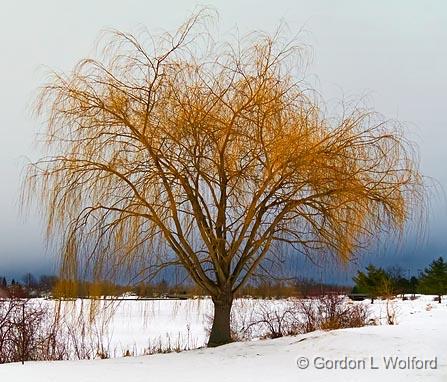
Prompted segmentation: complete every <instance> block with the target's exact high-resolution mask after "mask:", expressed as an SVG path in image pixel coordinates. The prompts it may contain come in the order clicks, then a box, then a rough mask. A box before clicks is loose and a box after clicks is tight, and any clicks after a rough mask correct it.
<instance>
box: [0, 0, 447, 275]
mask: <svg viewBox="0 0 447 382" xmlns="http://www.w3.org/2000/svg"><path fill="white" fill-rule="evenodd" d="M204 4H205V5H209V6H213V7H214V8H215V9H216V10H217V11H218V12H219V18H220V29H221V30H222V31H223V32H225V31H233V32H234V28H235V27H236V26H237V27H238V28H239V31H240V32H241V33H244V32H248V31H252V30H267V31H271V30H273V29H274V28H275V27H276V26H277V25H278V23H279V22H280V21H281V20H284V21H285V22H286V23H287V24H288V26H289V28H290V29H291V31H292V32H294V31H298V30H299V29H302V28H304V29H305V30H306V31H307V32H306V33H305V34H304V35H303V40H304V41H305V42H306V43H308V44H311V45H312V46H313V61H312V64H311V65H310V67H309V69H308V70H307V73H308V80H309V81H310V82H313V83H315V84H316V86H317V89H318V90H319V91H320V92H321V93H322V95H323V96H324V97H325V98H327V99H330V100H334V101H335V100H337V99H340V98H342V97H345V98H348V99H349V98H353V97H354V98H355V97H365V96H366V98H367V101H368V103H369V105H371V106H373V107H374V108H375V109H376V110H378V111H380V112H381V113H383V114H384V115H385V116H386V117H389V118H397V119H399V120H401V121H404V122H405V123H406V124H407V127H408V129H409V137H410V138H411V139H412V140H414V141H416V142H417V144H418V145H419V147H420V155H421V166H422V171H423V173H424V174H425V175H427V176H430V177H434V178H435V179H436V180H437V181H438V182H439V184H440V185H441V186H442V187H443V188H444V189H445V188H447V171H446V163H447V149H446V148H445V142H446V140H447V131H446V128H447V112H446V110H447V107H446V106H447V96H446V89H447V75H446V73H445V68H447V44H446V41H447V2H445V1H444V0H439V1H433V0H431V1H430V0H427V1H409V0H401V1H397V0H395V1H392V2H390V1H386V0H382V1H377V0H376V1H359V0H345V1H331V0H327V1H323V0H320V1H318V0H312V1H310V0H309V1H299V0H294V1H281V0H276V1H236V0H225V1H209V2H205V3H204V2H196V1H186V0H177V1H168V0H167V1H163V2H158V1H157V2H156V1H143V0H139V1H137V0H132V1H122V0H121V1H116V0H96V1H87V0H77V1H56V0H52V1H51V0H40V1H24V0H14V1H4V2H2V3H1V12H0V44H1V59H0V105H1V106H0V108H1V123H0V133H1V135H0V136H1V139H0V177H1V178H0V179H1V185H0V211H1V213H0V276H1V275H3V274H6V275H9V276H11V275H21V274H23V273H25V272H27V271H32V272H34V273H39V272H48V271H51V269H52V267H53V264H54V253H53V252H52V251H51V250H46V248H45V245H44V240H43V235H42V223H41V222H40V221H39V219H38V218H37V216H36V214H34V213H31V214H29V215H28V216H25V217H19V214H18V193H19V188H20V179H21V175H22V174H21V171H22V169H23V165H24V163H26V161H27V159H26V157H29V158H31V159H35V158H37V157H38V156H39V153H38V152H37V151H36V149H35V148H34V147H33V140H34V138H35V134H36V133H37V131H38V130H39V127H40V125H39V122H38V121H35V120H33V119H32V117H31V115H30V110H29V105H30V103H31V102H32V99H33V98H32V97H33V94H35V90H36V88H37V87H38V86H39V84H42V82H43V80H44V73H45V69H44V68H43V66H48V67H50V68H53V69H57V70H63V71H66V70H70V69H71V68H72V67H73V65H74V64H75V63H76V61H77V60H78V59H80V58H83V57H86V56H89V55H91V54H92V53H93V46H94V42H95V40H96V38H97V36H98V33H99V32H100V30H102V29H104V28H110V27H113V28H118V29H121V30H124V31H134V32H135V31H138V30H139V29H141V28H142V27H143V26H146V27H147V28H148V29H149V30H152V31H156V30H159V29H167V30H172V29H175V28H176V27H177V26H178V25H179V24H180V23H181V22H182V21H183V20H184V19H185V17H187V16H188V15H189V14H190V13H191V11H193V10H194V8H195V7H196V6H197V5H204ZM429 214H430V221H429V226H428V229H427V232H428V234H427V236H426V237H425V238H424V240H416V239H415V238H414V237H413V236H412V235H408V236H407V237H405V238H404V240H403V242H402V245H401V248H400V249H399V250H396V249H394V246H384V247H381V249H380V250H378V251H376V252H377V253H376V254H375V255H374V256H373V257H368V258H366V259H365V260H363V262H362V264H364V263H365V262H367V261H370V260H371V259H372V261H374V262H377V263H380V264H383V265H386V264H400V265H401V266H402V267H403V268H405V269H410V270H411V271H413V272H416V271H417V269H419V268H421V267H422V266H423V265H425V264H427V263H428V262H429V261H431V259H433V258H434V257H438V256H441V255H444V256H447V235H446V223H447V205H446V202H445V199H444V196H442V193H440V194H438V196H435V197H433V198H432V201H431V208H430V211H429ZM385 255H386V256H385ZM346 277H347V279H349V278H350V276H346ZM341 280H342V281H343V278H342V279H341Z"/></svg>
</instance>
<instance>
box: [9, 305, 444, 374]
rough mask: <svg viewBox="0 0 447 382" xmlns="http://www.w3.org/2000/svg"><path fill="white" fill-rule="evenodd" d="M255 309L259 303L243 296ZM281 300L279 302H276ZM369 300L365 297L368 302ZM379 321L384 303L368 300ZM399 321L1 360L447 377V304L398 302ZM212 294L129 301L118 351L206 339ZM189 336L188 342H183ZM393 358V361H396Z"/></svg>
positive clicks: (128, 370) (42, 365) (18, 368)
mask: <svg viewBox="0 0 447 382" xmlns="http://www.w3.org/2000/svg"><path fill="white" fill-rule="evenodd" d="M239 303H241V304H243V307H244V309H251V307H253V306H254V304H257V303H258V302H256V301H253V300H248V301H242V302H239ZM269 303H271V304H272V306H273V305H274V304H282V303H283V302H282V301H271V302H269ZM363 303H368V302H363ZM370 308H371V312H372V316H373V317H375V318H378V319H379V320H380V321H381V322H382V323H383V322H384V318H385V316H386V303H385V302H384V301H377V302H375V303H374V304H373V305H370ZM394 308H395V311H396V319H397V323H398V324H397V325H392V326H391V325H385V324H382V325H377V326H367V327H363V328H355V329H342V330H335V331H328V332H322V331H318V332H312V333H307V334H303V335H299V336H295V337H284V338H280V339H276V340H257V341H252V342H239V343H233V344H229V345H226V346H222V347H219V348H215V349H206V348H201V349H196V350H190V351H186V352H181V353H170V354H156V355H151V356H139V357H121V358H116V359H108V360H92V361H60V362H27V363H25V365H21V364H5V365H0V381H7V380H14V381H28V380H32V381H36V382H37V381H64V382H70V381H76V382H84V381H85V382H87V381H105V382H115V381H116V382H118V381H119V382H122V381H124V380H129V381H185V382H186V381H194V382H200V381H209V380H213V381H216V382H219V381H232V382H233V381H244V382H248V381H257V382H262V381H296V380H300V381H343V382H348V381H380V382H385V381H406V382H409V381H418V382H419V381H444V382H445V381H447V305H446V302H445V301H444V302H443V303H442V304H438V303H436V302H433V301H432V298H431V297H429V296H421V297H420V298H419V299H417V300H415V301H410V300H407V301H400V300H396V301H395V302H394ZM210 313H211V304H210V301H209V300H188V301H128V302H124V303H121V304H120V305H118V307H117V308H116V314H115V315H114V316H113V318H112V319H111V321H109V322H107V333H106V335H107V338H108V340H109V341H110V344H111V345H112V347H113V348H114V349H115V350H116V355H120V352H122V351H123V350H124V349H126V348H130V349H134V350H135V352H136V353H139V352H140V350H139V349H141V348H143V347H145V346H146V347H147V346H148V345H149V344H150V343H151V344H154V343H156V342H157V341H159V342H163V343H166V341H167V340H169V341H171V342H175V340H178V341H183V343H188V341H189V344H190V345H191V347H198V346H201V345H203V344H204V342H205V341H206V326H207V323H208V320H209V318H207V316H208V315H209V314H210ZM185 341H186V342H185ZM393 365H394V367H395V368H393Z"/></svg>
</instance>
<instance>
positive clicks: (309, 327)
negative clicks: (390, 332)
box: [231, 295, 370, 340]
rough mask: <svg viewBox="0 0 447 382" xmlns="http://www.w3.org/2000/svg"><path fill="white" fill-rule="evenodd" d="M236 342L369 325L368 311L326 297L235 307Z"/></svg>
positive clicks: (233, 315) (359, 305) (338, 299)
mask: <svg viewBox="0 0 447 382" xmlns="http://www.w3.org/2000/svg"><path fill="white" fill-rule="evenodd" d="M231 317H232V321H231V327H232V331H234V332H235V333H236V335H235V337H234V338H235V339H239V340H241V339H242V340H250V339H253V338H279V337H283V336H288V335H296V334H302V333H308V332H312V331H315V330H332V329H342V328H352V327H361V326H365V325H368V324H369V323H370V320H369V312H368V307H367V306H366V305H363V304H352V303H348V302H347V301H346V299H345V298H344V297H341V296H338V295H325V296H320V297H318V298H313V299H288V300H282V301H280V302H278V303H275V304H273V303H272V302H271V301H268V300H255V301H252V303H251V305H248V304H247V303H245V304H236V305H235V307H234V309H233V310H232V312H231Z"/></svg>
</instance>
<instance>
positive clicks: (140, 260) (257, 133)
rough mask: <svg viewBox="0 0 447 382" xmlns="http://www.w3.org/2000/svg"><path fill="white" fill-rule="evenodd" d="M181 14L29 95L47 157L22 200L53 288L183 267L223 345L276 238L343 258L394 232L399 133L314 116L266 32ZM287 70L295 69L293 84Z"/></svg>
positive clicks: (404, 173) (294, 63)
mask: <svg viewBox="0 0 447 382" xmlns="http://www.w3.org/2000/svg"><path fill="white" fill-rule="evenodd" d="M204 26H205V28H206V23H204V22H203V16H202V14H199V15H196V16H194V17H192V18H191V19H188V20H187V22H186V23H185V24H184V25H182V26H181V27H180V28H179V30H178V31H177V32H175V33H173V34H166V33H165V34H162V35H158V36H150V35H149V37H150V38H146V39H145V40H144V41H143V42H140V41H139V40H138V39H137V37H135V36H134V35H132V34H127V33H122V32H119V31H113V32H111V34H109V35H107V36H108V37H109V38H107V39H106V43H105V44H104V49H103V50H102V51H101V52H102V53H101V54H100V58H98V59H95V60H94V59H84V60H82V61H80V62H79V63H78V64H77V66H76V67H75V68H74V70H73V71H72V72H70V73H67V74H61V73H59V74H53V75H52V77H51V79H50V80H49V82H48V83H47V84H46V85H45V86H43V88H42V92H41V94H40V96H39V97H38V101H37V106H36V112H37V114H38V115H40V116H41V117H43V118H44V120H45V127H46V131H45V134H44V137H45V139H44V143H45V145H46V147H47V149H48V154H47V156H46V157H44V158H42V159H41V160H39V161H38V162H36V163H34V164H32V165H31V166H30V168H29V173H28V174H29V176H28V182H27V187H26V195H27V196H29V197H31V199H34V198H35V197H37V198H39V199H38V200H39V201H40V206H41V209H42V211H43V212H44V214H45V216H46V220H47V223H48V234H49V235H50V236H51V237H59V238H61V244H62V247H63V248H62V250H61V252H60V253H61V271H62V273H63V277H64V278H65V279H66V280H76V279H79V278H80V277H81V274H84V272H87V273H88V275H89V276H88V277H96V278H98V279H104V278H111V277H118V278H121V279H122V278H123V277H125V276H124V275H128V276H130V275H132V277H134V279H136V277H137V276H141V277H149V276H151V275H154V274H156V273H157V272H159V271H160V269H163V268H165V267H167V266H181V267H183V268H184V269H185V270H186V272H187V274H188V275H189V277H190V279H191V280H193V282H194V283H196V284H197V285H198V286H199V287H201V288H202V289H203V290H204V291H206V293H208V294H209V295H210V296H211V298H212V301H213V302H214V321H213V326H212V331H211V335H210V339H209V345H210V346H216V345H220V344H224V343H227V342H229V341H230V327H229V320H230V310H231V306H232V301H233V296H234V293H235V292H236V291H237V290H238V289H240V288H241V287H242V286H243V285H244V284H245V283H246V282H247V281H248V280H249V279H250V277H252V276H253V274H254V272H255V271H256V270H257V268H259V267H260V265H262V264H263V263H264V262H265V261H266V260H267V259H269V258H270V257H271V256H272V253H273V252H272V248H274V247H275V246H276V245H277V244H281V246H282V248H284V247H290V248H292V249H293V253H304V254H305V255H308V256H317V255H318V254H320V255H321V256H330V255H331V254H332V255H334V256H336V257H337V258H338V259H340V260H342V261H347V260H348V259H349V258H350V256H351V255H352V254H353V253H355V252H356V251H357V250H358V249H359V248H363V247H365V246H366V245H368V243H369V242H370V241H371V239H373V238H374V237H375V236H376V235H377V234H378V233H380V232H381V231H383V230H386V231H389V230H396V229H397V230H398V231H399V230H400V229H401V228H402V227H403V226H404V223H405V222H406V221H407V220H408V219H409V217H410V216H411V213H412V209H413V207H414V206H415V205H416V204H417V202H418V201H419V200H420V197H421V193H422V182H421V176H420V175H419V173H418V169H417V164H416V162H415V160H414V151H413V149H412V146H411V145H410V144H408V142H407V141H406V140H405V139H404V137H403V135H402V133H401V130H400V129H399V126H398V124H396V123H392V122H387V121H384V120H382V119H381V118H380V117H379V116H378V115H377V114H376V113H374V112H372V111H370V110H365V109H362V108H356V107H353V108H352V109H351V110H350V111H349V113H348V112H343V113H340V114H341V115H340V116H338V117H331V118H329V117H327V116H326V115H325V113H324V112H323V110H324V107H323V106H324V105H323V104H322V101H321V100H319V98H318V97H316V96H315V92H312V91H310V90H309V89H308V87H305V86H304V85H303V82H302V80H301V79H300V76H299V74H300V66H299V65H300V63H301V62H302V60H301V58H302V50H301V49H300V46H299V45H297V44H294V43H293V41H292V43H291V42H284V39H283V38H282V37H281V34H280V33H277V34H275V35H272V36H270V35H267V34H261V33H256V34H250V35H248V36H247V37H245V38H242V39H239V40H237V41H236V42H234V43H231V42H228V41H227V42H224V43H218V42H216V41H214V40H213V38H212V36H211V34H210V33H208V32H207V33H203V29H201V28H202V27H204ZM297 73H298V75H297Z"/></svg>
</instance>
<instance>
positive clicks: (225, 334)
mask: <svg viewBox="0 0 447 382" xmlns="http://www.w3.org/2000/svg"><path fill="white" fill-rule="evenodd" d="M213 303H214V319H213V326H212V328H211V334H210V338H209V340H208V347H216V346H220V345H225V344H228V343H230V342H231V341H232V340H231V332H230V313H231V305H232V303H233V296H232V294H231V293H225V294H223V295H221V296H219V297H213Z"/></svg>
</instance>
